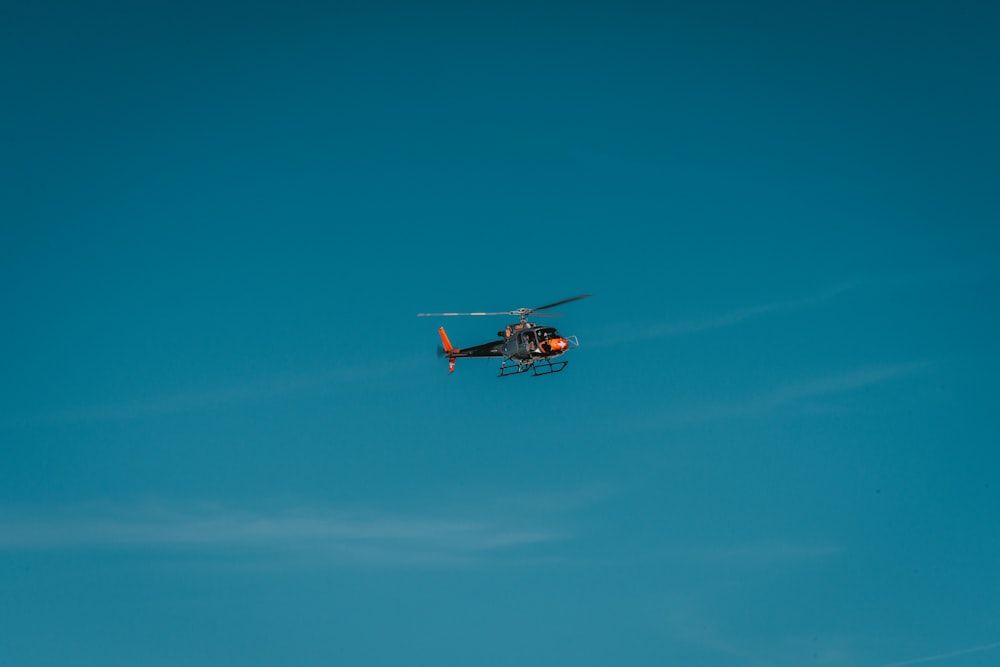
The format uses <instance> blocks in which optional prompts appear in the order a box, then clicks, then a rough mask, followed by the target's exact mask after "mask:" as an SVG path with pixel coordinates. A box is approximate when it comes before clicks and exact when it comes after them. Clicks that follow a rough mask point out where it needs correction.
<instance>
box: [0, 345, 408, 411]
mask: <svg viewBox="0 0 1000 667" xmlns="http://www.w3.org/2000/svg"><path fill="white" fill-rule="evenodd" d="M410 365H414V366H415V365H416V362H415V361H413V362H411V364H410ZM400 366H401V364H399V363H397V364H394V365H385V364H380V365H376V366H372V367H358V368H340V369H334V370H330V371H327V372H322V373H314V374H308V375H298V376H285V377H276V378H270V379H265V380H256V381H250V382H245V383H243V384H238V385H232V386H228V387H215V388H203V389H190V390H185V391H179V392H175V393H171V394H163V395H160V396H152V397H148V398H145V399H139V400H134V401H123V402H119V403H105V404H100V405H90V406H84V407H80V408H74V409H69V410H63V411H55V412H50V413H47V414H41V415H36V416H32V417H26V418H22V419H14V418H8V419H6V420H4V421H0V426H4V425H7V426H10V425H30V424H76V423H106V422H120V421H134V420H139V419H148V418H152V417H161V416H164V415H173V414H180V413H187V412H196V411H199V410H211V409H216V408H221V407H225V406H228V405H245V404H248V403H258V402H264V401H268V400H273V399H277V398H281V397H283V396H288V395H294V394H299V393H304V392H308V391H312V390H317V389H321V388H324V387H329V386H332V385H335V384H338V383H352V386H353V384H354V383H357V382H360V381H362V380H364V379H366V378H367V379H370V378H373V377H374V378H384V377H386V376H389V375H390V374H392V373H397V372H399V369H400Z"/></svg>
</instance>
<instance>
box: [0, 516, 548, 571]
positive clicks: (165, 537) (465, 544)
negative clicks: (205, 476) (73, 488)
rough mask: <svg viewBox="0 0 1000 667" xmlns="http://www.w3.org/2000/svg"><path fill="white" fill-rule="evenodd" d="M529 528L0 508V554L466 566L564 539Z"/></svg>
mask: <svg viewBox="0 0 1000 667" xmlns="http://www.w3.org/2000/svg"><path fill="white" fill-rule="evenodd" d="M563 537H564V535H563V534H562V533H560V532H558V531H555V530H552V529H551V528H546V527H544V526H539V525H537V524H527V525H525V524H520V523H517V522H512V521H511V520H503V519H496V518H489V517H472V518H469V517H468V516H452V515H442V516H434V515H431V516H427V515H424V516H417V515H407V514H386V513H379V512H373V511H365V510H336V509H329V508H321V509H293V510H284V511H270V512H267V511H248V510H237V509H232V508H226V507H218V506H208V507H196V508H187V509H177V508H173V507H165V506H162V505H147V506H144V507H140V508H123V507H114V506H87V507H71V508H64V509H61V510H59V511H55V512H35V513H26V512H23V511H22V512H13V511H2V510H0V550H4V551H20V550H81V549H154V548H175V549H182V550H206V549H209V550H210V549H225V548H230V547H234V548H239V549H241V550H242V551H244V552H247V551H256V552H258V553H261V554H266V553H270V554H273V553H289V552H291V553H294V554H296V555H297V556H313V557H316V558H323V559H325V560H326V561H327V562H333V563H357V564H392V563H398V564H416V563H427V564H435V563H471V562H474V561H475V560H476V559H478V558H482V557H485V556H487V555H489V554H492V553H495V552H498V551H500V550H503V549H510V548H513V547H520V546H527V545H538V544H542V543H547V542H553V541H555V540H559V539H563Z"/></svg>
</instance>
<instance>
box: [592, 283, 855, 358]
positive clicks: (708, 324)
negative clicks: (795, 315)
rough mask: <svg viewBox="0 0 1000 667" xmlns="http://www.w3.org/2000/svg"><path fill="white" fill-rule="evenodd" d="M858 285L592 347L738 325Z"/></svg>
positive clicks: (826, 298)
mask: <svg viewBox="0 0 1000 667" xmlns="http://www.w3.org/2000/svg"><path fill="white" fill-rule="evenodd" d="M860 285H861V282H860V281H852V282H845V283H842V284H840V285H836V286H834V287H831V288H830V289H827V290H825V291H823V292H820V293H818V294H814V295H812V296H808V297H804V298H802V299H796V300H793V301H777V302H773V303H766V304H760V305H757V306H748V307H746V308H740V309H737V310H733V311H730V312H728V313H724V314H722V315H718V316H715V317H709V318H704V319H697V320H684V321H680V322H669V323H666V324H662V325H659V326H654V327H652V328H649V329H645V330H638V331H635V332H633V333H632V334H630V335H629V336H627V337H624V338H616V339H614V340H605V341H598V342H596V343H594V345H593V346H595V347H597V346H601V345H618V344H621V343H631V342H636V341H640V340H650V339H655V338H671V337H674V336H686V335H690V334H696V333H701V332H704V331H712V330H714V329H724V328H726V327H731V326H734V325H736V324H739V323H741V322H743V321H745V320H748V319H751V318H754V317H759V316H761V315H768V314H771V313H777V312H781V311H786V310H798V309H802V308H810V307H812V306H816V305H819V304H821V303H824V302H826V301H830V300H832V299H834V298H836V297H838V296H840V295H841V294H843V293H845V292H848V291H850V290H853V289H856V288H857V287H859V286H860Z"/></svg>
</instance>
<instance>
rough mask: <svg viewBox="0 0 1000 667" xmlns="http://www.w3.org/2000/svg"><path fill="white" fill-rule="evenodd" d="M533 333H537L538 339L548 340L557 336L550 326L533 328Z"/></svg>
mask: <svg viewBox="0 0 1000 667" xmlns="http://www.w3.org/2000/svg"><path fill="white" fill-rule="evenodd" d="M535 333H536V334H537V335H538V340H549V339H551V338H558V337H559V334H557V333H556V330H555V329H553V328H552V327H539V328H538V329H535Z"/></svg>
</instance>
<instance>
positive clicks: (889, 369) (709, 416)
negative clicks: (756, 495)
mask: <svg viewBox="0 0 1000 667" xmlns="http://www.w3.org/2000/svg"><path fill="white" fill-rule="evenodd" d="M926 367H927V363H925V362H913V363H905V364H894V365H883V366H871V367H867V368H860V369H855V370H853V371H848V372H845V373H838V374H835V375H828V376H824V377H820V378H814V379H811V380H805V381H802V382H797V383H792V384H788V385H785V386H783V387H778V388H777V389H774V390H772V391H768V392H764V393H761V394H757V395H754V396H750V397H748V398H746V399H743V400H739V401H724V402H718V403H709V404H701V405H693V406H688V407H685V408H678V409H676V410H673V411H671V412H668V413H667V414H666V415H664V416H663V417H661V418H658V419H657V423H662V422H663V421H667V422H671V423H691V422H703V421H712V420H718V419H734V418H739V417H754V416H758V415H763V414H768V413H771V412H774V411H775V410H779V409H782V408H786V407H791V406H794V405H797V404H799V403H802V402H803V401H806V400H808V399H814V398H821V397H824V396H833V395H836V394H843V393H847V392H850V391H854V390H857V389H863V388H865V387H869V386H872V385H876V384H880V383H883V382H889V381H892V380H896V379H899V378H903V377H906V376H909V375H912V374H914V373H916V372H919V371H920V370H922V369H924V368H926Z"/></svg>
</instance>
